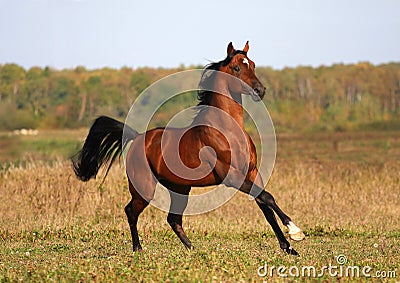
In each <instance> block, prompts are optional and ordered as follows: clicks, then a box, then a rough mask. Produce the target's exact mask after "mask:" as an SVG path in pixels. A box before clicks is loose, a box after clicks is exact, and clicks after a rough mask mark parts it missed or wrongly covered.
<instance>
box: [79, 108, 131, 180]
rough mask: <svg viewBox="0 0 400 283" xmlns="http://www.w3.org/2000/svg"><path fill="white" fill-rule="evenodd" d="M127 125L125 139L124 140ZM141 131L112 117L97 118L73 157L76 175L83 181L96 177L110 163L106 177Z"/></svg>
mask: <svg viewBox="0 0 400 283" xmlns="http://www.w3.org/2000/svg"><path fill="white" fill-rule="evenodd" d="M124 126H125V135H124V140H122V138H123V137H122V136H123V132H124ZM138 134H139V133H138V132H137V131H135V130H133V129H132V128H130V127H129V126H127V125H124V124H123V123H121V122H119V121H117V120H114V119H112V118H110V117H106V116H101V117H99V118H97V119H96V120H95V121H94V123H93V125H92V127H90V130H89V134H88V136H87V138H86V140H85V143H84V145H83V147H82V149H81V150H80V151H79V152H78V153H77V154H76V155H75V156H73V157H72V164H73V167H74V171H75V174H76V176H77V177H78V178H79V179H81V180H82V181H85V182H86V181H89V180H90V179H91V178H96V175H97V172H98V171H99V169H100V167H101V166H103V165H104V164H107V163H108V164H109V165H108V168H107V171H106V174H105V176H104V178H105V177H106V176H107V174H108V171H109V170H110V168H111V165H112V164H113V162H114V161H115V159H116V158H117V157H119V156H121V154H122V151H123V150H124V148H125V146H126V144H127V142H128V141H130V140H132V139H134V138H135V137H136V136H137V135H138Z"/></svg>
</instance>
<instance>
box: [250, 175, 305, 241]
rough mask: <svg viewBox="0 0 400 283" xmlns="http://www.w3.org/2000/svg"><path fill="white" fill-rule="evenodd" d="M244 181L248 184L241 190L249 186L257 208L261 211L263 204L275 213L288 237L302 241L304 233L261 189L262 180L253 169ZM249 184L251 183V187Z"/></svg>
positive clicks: (270, 195) (269, 195)
mask: <svg viewBox="0 0 400 283" xmlns="http://www.w3.org/2000/svg"><path fill="white" fill-rule="evenodd" d="M246 179H247V181H248V183H247V184H246V181H245V183H244V184H243V189H244V190H248V187H250V186H251V187H250V191H249V192H248V194H249V195H251V196H253V197H255V198H256V202H257V204H258V206H260V205H261V207H260V208H261V210H262V209H263V208H262V206H263V203H264V204H265V205H267V206H268V207H269V208H270V209H272V210H273V211H275V213H276V214H277V215H278V217H279V218H280V219H281V221H282V224H283V225H285V226H286V227H287V228H288V230H289V237H290V238H291V239H292V240H294V241H301V240H304V238H305V236H304V233H303V232H302V231H301V229H300V228H299V227H297V226H296V224H294V223H293V221H292V219H291V218H290V217H289V216H288V215H287V214H285V213H284V212H283V211H282V209H281V208H280V207H279V206H278V204H277V203H276V201H275V199H274V197H273V196H272V194H271V193H269V192H267V191H265V190H263V189H261V188H264V184H263V181H262V178H261V176H260V174H259V172H258V170H257V169H254V170H252V171H250V172H249V174H248V175H247V178H246ZM251 183H253V185H251ZM263 212H264V211H263Z"/></svg>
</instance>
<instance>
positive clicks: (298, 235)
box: [287, 221, 306, 241]
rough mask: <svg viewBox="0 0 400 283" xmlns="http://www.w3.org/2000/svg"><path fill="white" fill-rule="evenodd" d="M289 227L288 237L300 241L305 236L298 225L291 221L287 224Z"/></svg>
mask: <svg viewBox="0 0 400 283" xmlns="http://www.w3.org/2000/svg"><path fill="white" fill-rule="evenodd" d="M287 227H288V229H289V237H290V239H292V240H293V241H302V240H304V238H305V237H306V236H305V235H304V233H303V232H302V231H301V229H300V228H299V227H297V226H296V225H295V224H294V223H293V222H292V221H290V222H289V224H288V225H287Z"/></svg>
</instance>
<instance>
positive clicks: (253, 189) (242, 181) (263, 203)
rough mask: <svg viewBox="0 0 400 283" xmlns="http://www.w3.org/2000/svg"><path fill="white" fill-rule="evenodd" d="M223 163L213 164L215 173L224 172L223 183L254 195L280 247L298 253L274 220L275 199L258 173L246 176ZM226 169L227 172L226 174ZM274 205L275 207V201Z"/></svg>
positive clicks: (291, 252)
mask: <svg viewBox="0 0 400 283" xmlns="http://www.w3.org/2000/svg"><path fill="white" fill-rule="evenodd" d="M223 165H224V164H221V163H220V164H219V161H217V164H216V166H215V169H216V171H217V173H218V174H219V171H221V174H224V175H222V176H225V178H224V180H223V183H224V184H225V185H227V186H230V187H234V188H237V189H239V190H240V191H242V192H244V193H246V194H249V195H251V196H253V197H255V199H256V202H257V205H258V207H259V208H260V209H261V210H262V212H263V213H264V216H265V218H266V220H267V221H268V223H269V224H270V225H271V227H272V229H273V231H274V233H275V235H276V237H277V238H278V241H279V245H280V247H281V249H283V250H284V251H286V252H287V253H288V254H293V255H298V253H297V252H296V251H295V250H294V249H293V248H292V247H291V245H290V243H289V242H288V241H287V240H286V238H285V235H284V234H283V232H282V230H281V228H280V227H279V224H278V222H277V221H276V218H275V214H274V211H273V210H272V207H273V206H271V203H272V201H273V202H274V203H275V201H274V199H273V197H272V195H271V194H269V193H268V192H266V191H265V190H264V189H263V183H262V179H261V177H260V176H259V174H258V173H257V172H256V173H257V174H254V173H253V175H252V174H248V175H247V176H244V175H243V174H242V172H241V171H240V170H237V169H235V168H233V167H230V168H229V170H226V169H227V168H226V167H225V168H224V166H223ZM227 171H228V173H227V174H226V172H227ZM220 176H221V175H220ZM250 177H252V178H253V179H252V180H250V179H251V178H250ZM275 206H276V207H277V205H276V203H275ZM286 217H287V219H289V222H290V218H289V217H288V216H286ZM287 219H285V220H287Z"/></svg>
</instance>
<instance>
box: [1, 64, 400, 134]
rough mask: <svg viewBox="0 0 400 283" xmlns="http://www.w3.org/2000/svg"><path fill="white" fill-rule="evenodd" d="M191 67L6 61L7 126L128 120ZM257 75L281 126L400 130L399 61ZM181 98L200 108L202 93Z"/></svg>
mask: <svg viewBox="0 0 400 283" xmlns="http://www.w3.org/2000/svg"><path fill="white" fill-rule="evenodd" d="M184 69H185V68H184V67H181V68H176V69H162V68H158V69H155V68H140V69H131V68H121V69H118V70H116V69H109V68H103V69H98V70H87V69H85V68H84V67H77V68H75V69H67V70H54V69H51V68H49V67H46V68H39V67H33V68H31V69H29V70H25V69H24V68H22V67H20V66H18V65H16V64H5V65H0V121H1V123H0V129H1V130H13V129H19V128H73V127H82V126H88V125H89V124H90V122H91V121H92V120H93V118H94V117H96V116H97V115H100V114H107V115H112V116H114V117H116V118H121V119H123V118H124V117H125V116H126V114H127V112H128V111H129V107H130V105H131V104H132V102H133V101H134V100H135V98H136V97H137V96H138V95H139V94H140V93H141V92H142V91H143V90H144V89H145V88H146V87H147V86H149V85H150V84H151V83H152V82H154V81H156V80H157V79H159V78H162V77H164V76H166V75H168V74H171V73H174V72H177V71H181V70H184ZM257 74H258V76H259V78H260V79H261V80H262V81H263V82H264V83H265V84H266V86H267V87H268V92H267V95H266V97H265V99H264V103H266V105H267V106H268V109H269V111H270V113H271V116H272V118H273V121H274V123H275V126H276V127H277V129H278V130H280V131H318V130H353V129H363V128H368V129H372V128H377V129H383V128H389V129H394V128H396V129H400V122H399V121H400V63H391V64H385V65H379V66H374V65H371V64H369V63H359V64H354V65H342V64H339V65H333V66H329V67H325V66H321V67H318V68H312V67H297V68H285V69H283V70H273V69H271V68H265V67H258V68H257ZM174 103H180V104H181V105H180V106H182V105H183V104H184V106H186V105H189V104H192V105H194V104H195V103H196V97H195V95H193V97H191V98H190V99H189V100H188V99H187V98H186V99H185V100H181V101H180V100H179V99H178V100H177V101H174Z"/></svg>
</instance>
